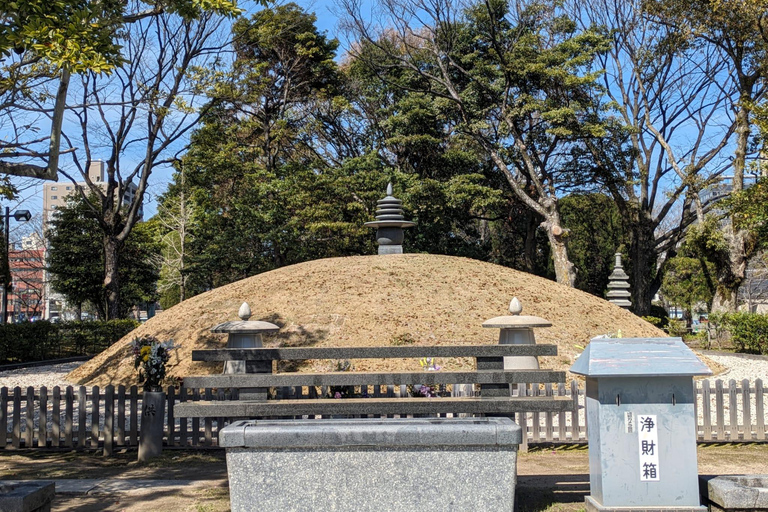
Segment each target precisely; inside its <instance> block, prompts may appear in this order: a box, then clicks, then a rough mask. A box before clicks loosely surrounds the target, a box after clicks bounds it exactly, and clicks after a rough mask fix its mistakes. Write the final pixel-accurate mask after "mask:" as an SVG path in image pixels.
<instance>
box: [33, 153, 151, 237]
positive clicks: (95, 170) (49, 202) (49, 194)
mask: <svg viewBox="0 0 768 512" xmlns="http://www.w3.org/2000/svg"><path fill="white" fill-rule="evenodd" d="M105 167H106V166H105V165H104V162H102V161H101V160H95V161H93V162H91V165H90V166H89V167H88V177H89V178H90V180H91V182H93V183H98V184H102V186H103V188H104V189H106V184H105V182H104V180H105V179H106V176H105ZM87 188H88V184H87V183H86V182H84V181H81V182H78V183H72V182H68V183H65V182H57V183H46V184H45V185H43V222H44V223H45V224H47V223H48V222H50V221H51V218H52V217H53V212H54V211H56V209H57V208H61V207H62V206H64V205H66V204H67V199H68V198H69V197H70V196H71V195H72V194H75V193H77V191H78V189H83V190H87ZM137 191H138V187H137V186H136V185H135V184H133V183H130V184H129V185H128V188H127V190H126V191H125V193H124V194H123V200H122V202H123V205H124V206H129V205H130V204H131V203H132V202H133V200H134V199H135V197H136V192H137ZM143 216H144V212H143V210H142V209H141V208H140V209H139V217H140V218H141V217H143Z"/></svg>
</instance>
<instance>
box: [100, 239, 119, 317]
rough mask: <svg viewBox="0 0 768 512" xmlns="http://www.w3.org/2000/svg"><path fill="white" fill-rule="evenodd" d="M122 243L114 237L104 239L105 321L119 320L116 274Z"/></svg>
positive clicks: (117, 278) (117, 280)
mask: <svg viewBox="0 0 768 512" xmlns="http://www.w3.org/2000/svg"><path fill="white" fill-rule="evenodd" d="M122 245H123V244H122V242H120V241H118V240H116V239H115V238H114V237H111V236H105V237H104V294H105V298H106V302H107V319H108V320H114V319H117V318H120V314H121V309H120V306H121V305H120V276H119V274H118V269H119V259H120V250H121V249H122Z"/></svg>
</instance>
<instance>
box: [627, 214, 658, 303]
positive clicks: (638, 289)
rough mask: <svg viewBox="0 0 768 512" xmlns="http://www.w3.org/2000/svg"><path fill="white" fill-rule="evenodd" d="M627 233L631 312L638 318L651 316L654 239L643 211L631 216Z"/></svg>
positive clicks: (654, 266) (647, 217)
mask: <svg viewBox="0 0 768 512" xmlns="http://www.w3.org/2000/svg"><path fill="white" fill-rule="evenodd" d="M631 217H634V218H631V224H630V225H629V226H627V233H629V239H630V240H629V260H630V261H629V263H630V264H631V266H632V268H631V274H630V275H631V276H632V278H631V282H630V285H631V293H632V311H634V313H635V314H636V315H638V316H648V315H650V314H651V303H652V302H653V296H654V295H655V294H656V290H655V289H654V288H655V287H654V279H653V276H654V274H655V273H656V252H655V245H656V238H655V236H654V233H653V221H652V220H651V218H650V217H649V216H648V215H646V212H644V211H638V212H636V213H635V214H634V215H631Z"/></svg>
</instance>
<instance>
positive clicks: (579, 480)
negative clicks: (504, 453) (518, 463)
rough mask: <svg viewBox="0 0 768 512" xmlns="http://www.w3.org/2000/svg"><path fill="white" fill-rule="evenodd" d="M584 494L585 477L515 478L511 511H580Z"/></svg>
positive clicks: (586, 486)
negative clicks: (515, 483) (513, 501)
mask: <svg viewBox="0 0 768 512" xmlns="http://www.w3.org/2000/svg"><path fill="white" fill-rule="evenodd" d="M588 494H589V475H588V474H581V475H551V474H548V475H524V476H518V477H517V488H516V491H515V500H516V501H515V510H516V511H518V512H539V511H545V510H546V511H548V512H556V511H563V512H565V511H577V510H583V509H584V497H585V496H587V495H588Z"/></svg>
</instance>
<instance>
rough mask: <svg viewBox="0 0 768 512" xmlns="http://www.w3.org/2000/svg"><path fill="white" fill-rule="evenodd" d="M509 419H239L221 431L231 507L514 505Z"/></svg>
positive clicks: (514, 437) (241, 510) (481, 510)
mask: <svg viewBox="0 0 768 512" xmlns="http://www.w3.org/2000/svg"><path fill="white" fill-rule="evenodd" d="M521 438H522V434H521V429H520V427H519V426H517V425H516V424H515V423H514V422H512V421H511V420H510V419H509V418H461V419H459V418H455V419H454V418H434V419H421V418H410V419H396V418H388V419H355V420H322V421H306V420H283V421H281V420H273V421H260V420H259V421H241V422H237V423H234V424H232V425H230V426H228V427H226V428H225V429H224V430H223V431H222V432H221V434H220V436H219V443H220V445H221V446H224V447H225V448H226V449H227V468H228V472H229V488H230V501H231V506H232V511H233V512H245V511H249V510H254V509H253V504H255V503H258V507H259V509H260V510H270V511H275V512H282V511H293V512H301V511H307V512H309V511H321V510H322V511H325V510H349V511H352V510H354V511H357V512H366V511H370V512H374V511H381V510H387V511H391V512H400V511H402V512H411V511H416V510H457V511H463V512H471V511H477V512H486V511H491V510H492V511H494V512H497V511H498V512H504V511H509V512H511V511H512V510H513V506H514V496H515V483H516V475H517V472H516V468H517V447H518V445H519V444H520V441H521Z"/></svg>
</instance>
